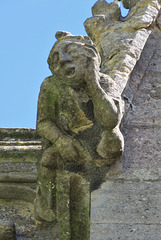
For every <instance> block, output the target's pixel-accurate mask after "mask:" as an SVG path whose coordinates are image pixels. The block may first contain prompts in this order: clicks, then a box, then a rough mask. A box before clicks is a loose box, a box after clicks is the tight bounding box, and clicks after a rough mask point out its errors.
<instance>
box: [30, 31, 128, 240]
mask: <svg viewBox="0 0 161 240" xmlns="http://www.w3.org/2000/svg"><path fill="white" fill-rule="evenodd" d="M56 37H57V39H58V41H57V42H56V43H55V45H54V47H53V48H52V50H51V52H50V55H49V58H48V63H49V67H50V69H51V71H52V73H53V76H51V77H48V78H47V79H45V81H44V82H43V84H42V86H41V91H40V95H39V102H38V115H37V132H38V133H39V135H40V136H42V137H43V139H44V145H43V152H42V157H41V158H40V160H39V162H38V187H37V197H36V199H35V216H36V218H37V219H38V220H39V221H47V222H53V221H58V223H59V225H60V229H61V230H60V233H61V234H60V239H62V240H65V239H66V240H67V239H73V240H74V239H75V240H76V239H80V240H81V239H82V240H85V239H87V240H88V239H89V221H90V214H89V213H90V211H89V210H90V188H91V189H94V188H96V187H97V186H98V185H99V184H100V183H101V182H102V181H103V178H104V176H105V174H106V172H107V170H108V168H109V165H110V164H111V163H113V162H115V161H116V160H117V159H119V158H120V156H121V153H122V150H123V138H122V135H121V133H120V131H119V128H118V125H119V123H120V119H121V100H120V98H119V97H117V96H116V97H115V96H114V93H115V91H117V85H116V84H115V83H114V82H113V81H112V79H111V78H110V77H108V76H106V75H104V74H100V73H99V66H100V57H99V54H98V52H97V49H96V48H95V45H94V44H93V43H92V41H91V40H90V39H89V38H88V37H83V36H73V35H71V34H70V33H66V32H58V33H57V34H56ZM105 91H106V92H105ZM60 182H61V185H60ZM89 185H90V186H89ZM59 199H60V201H59ZM67 203H68V204H67ZM59 206H61V207H59ZM78 216H79V217H78ZM82 229H83V230H82Z"/></svg>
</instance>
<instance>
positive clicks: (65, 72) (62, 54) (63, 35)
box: [48, 31, 100, 86]
mask: <svg viewBox="0 0 161 240" xmlns="http://www.w3.org/2000/svg"><path fill="white" fill-rule="evenodd" d="M56 38H57V40H58V41H57V42H56V43H55V45H54V46H53V48H52V50H51V52H50V55H49V58H48V64H49V68H50V70H51V72H52V73H53V74H54V75H56V76H57V77H58V78H59V81H63V82H64V83H66V84H69V85H77V86H79V85H82V84H84V81H85V77H86V76H85V73H86V72H88V71H86V70H88V67H89V64H88V62H89V60H90V61H91V60H93V61H94V64H95V67H96V68H98V70H99V65H100V56H99V53H98V51H97V49H96V47H95V45H94V44H93V42H92V41H91V40H90V38H89V37H86V36H80V35H79V36H74V35H72V34H71V33H68V32H63V31H59V32H57V33H56Z"/></svg>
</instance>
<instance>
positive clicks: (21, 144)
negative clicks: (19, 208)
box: [0, 128, 41, 203]
mask: <svg viewBox="0 0 161 240" xmlns="http://www.w3.org/2000/svg"><path fill="white" fill-rule="evenodd" d="M40 150H41V141H40V137H39V136H38V135H37V134H36V131H35V130H33V129H6V128H1V129H0V199H6V200H13V199H15V200H24V201H25V202H31V203H33V200H34V198H35V188H36V182H37V173H36V161H37V158H38V155H39V152H40Z"/></svg>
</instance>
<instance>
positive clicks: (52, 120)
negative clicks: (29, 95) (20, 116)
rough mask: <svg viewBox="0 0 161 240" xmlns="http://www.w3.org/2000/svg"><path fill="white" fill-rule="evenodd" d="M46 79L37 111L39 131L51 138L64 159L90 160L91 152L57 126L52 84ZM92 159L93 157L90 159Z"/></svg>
mask: <svg viewBox="0 0 161 240" xmlns="http://www.w3.org/2000/svg"><path fill="white" fill-rule="evenodd" d="M46 85H47V84H46V80H45V81H44V82H43V84H42V86H41V91H40V94H39V101H38V113H37V132H38V134H39V135H40V136H41V137H42V138H44V139H47V140H49V141H50V142H51V143H52V145H53V146H54V147H55V150H56V151H57V152H59V153H60V155H61V157H62V158H63V159H64V160H69V159H70V160H73V161H80V156H81V160H82V161H83V160H85V161H87V160H89V159H90V156H89V154H88V153H87V152H86V151H85V150H84V148H83V147H82V146H81V145H80V144H79V143H78V142H77V141H76V140H75V139H74V138H72V137H71V136H69V135H68V134H67V133H66V132H65V131H64V130H63V129H61V128H60V127H58V126H57V124H56V116H55V114H54V112H55V102H54V101H52V106H51V104H50V102H49V95H48V94H50V93H49V92H50V91H48V90H49V89H51V87H50V85H49V86H46ZM90 160H91V159H90Z"/></svg>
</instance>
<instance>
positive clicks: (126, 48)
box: [84, 0, 160, 95]
mask: <svg viewBox="0 0 161 240" xmlns="http://www.w3.org/2000/svg"><path fill="white" fill-rule="evenodd" d="M123 4H124V7H126V8H130V12H129V14H128V16H127V17H126V18H121V15H120V11H119V1H114V2H112V3H110V4H108V3H107V2H106V1H105V0H99V1H97V2H96V4H95V5H94V6H93V8H92V12H93V17H92V18H89V19H87V20H86V22H85V23H84V25H85V29H86V31H87V33H88V35H89V36H90V37H91V39H92V40H93V41H94V43H95V44H96V46H97V49H98V51H99V53H100V55H101V60H102V62H101V72H103V73H106V74H108V75H109V76H110V77H111V78H112V79H113V80H114V81H115V82H116V83H117V84H118V86H119V93H118V95H119V94H122V91H123V90H124V88H125V86H126V84H127V81H128V78H129V75H130V73H131V72H132V70H133V68H134V66H135V64H136V61H137V60H138V59H139V57H140V54H141V52H142V50H143V48H144V45H145V43H146V41H147V39H148V37H149V34H150V29H147V28H148V27H149V26H150V25H152V24H153V23H154V22H155V20H156V17H157V15H158V11H159V8H160V5H159V4H158V1H153V0H151V1H145V0H141V1H123ZM102 5H103V7H102ZM105 6H106V7H105ZM98 9H99V10H98Z"/></svg>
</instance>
